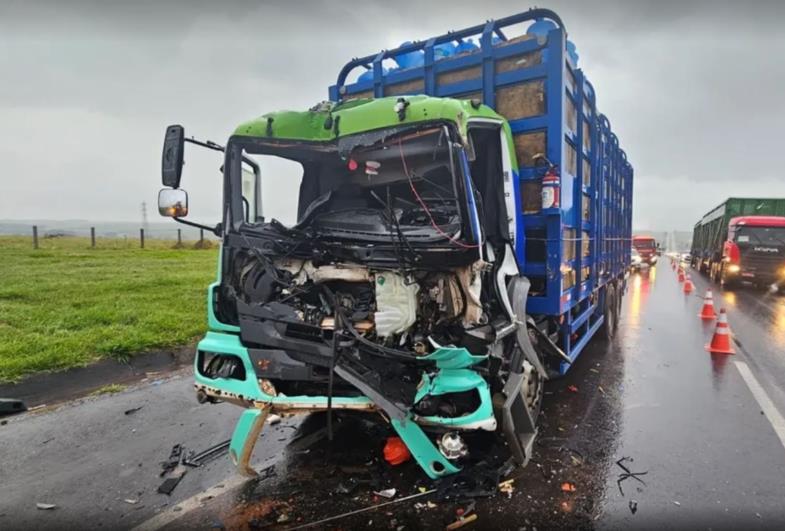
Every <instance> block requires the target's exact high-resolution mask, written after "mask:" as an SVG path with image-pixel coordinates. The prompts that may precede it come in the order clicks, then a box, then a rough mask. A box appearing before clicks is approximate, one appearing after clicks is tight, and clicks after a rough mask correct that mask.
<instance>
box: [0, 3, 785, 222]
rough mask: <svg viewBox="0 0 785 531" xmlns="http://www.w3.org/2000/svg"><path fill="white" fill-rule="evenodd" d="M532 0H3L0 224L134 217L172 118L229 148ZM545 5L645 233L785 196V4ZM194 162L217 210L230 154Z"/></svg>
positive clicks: (197, 184) (196, 176) (280, 194)
mask: <svg viewBox="0 0 785 531" xmlns="http://www.w3.org/2000/svg"><path fill="white" fill-rule="evenodd" d="M197 6H198V7H197ZM528 7H529V6H528V5H527V4H525V3H520V2H515V3H513V2H498V1H494V0H482V1H474V2H461V1H451V2H440V1H430V2H425V1H423V0H418V1H408V0H406V1H400V0H399V1H395V2H392V1H380V2H374V1H371V0H365V1H362V2H349V1H347V2H338V1H337V0H333V1H313V2H296V1H291V0H290V1H281V2H262V1H258V2H218V1H211V2H204V3H202V4H201V5H200V4H198V3H197V2H185V1H183V2H166V1H160V2H141V1H138V0H136V1H133V2H131V1H123V2H119V1H115V2H108V1H103V2H94V3H93V2H78V1H69V2H52V3H46V2H35V1H26V2H10V1H9V0H0V73H2V74H0V139H1V140H2V141H1V142H0V219H34V218H37V219H41V218H45V219H72V218H81V219H89V220H96V221H101V220H107V221H108V220H123V221H135V220H139V219H140V213H139V212H140V205H141V203H142V202H143V201H146V202H147V203H148V207H149V208H150V209H151V210H154V206H155V201H156V195H157V191H158V189H159V187H160V185H159V183H160V151H161V142H162V138H163V132H164V128H165V126H166V125H167V124H170V123H181V124H183V125H184V126H185V129H186V133H187V134H188V135H195V136H197V137H200V138H209V139H212V140H215V141H218V142H224V141H225V139H226V138H227V137H228V135H229V134H230V133H231V131H232V130H233V129H234V127H235V126H236V125H237V124H238V123H239V122H242V121H244V120H247V119H249V118H252V117H255V116H258V115H260V114H263V113H265V112H268V111H271V110H280V109H285V108H289V109H305V108H307V107H310V106H312V105H313V104H314V103H316V102H318V101H320V100H323V99H326V97H327V86H328V85H330V84H331V83H334V81H335V76H336V75H337V72H338V70H339V69H340V68H341V66H342V65H343V64H344V63H345V62H346V61H347V60H348V59H350V58H351V57H354V56H358V55H367V54H371V53H374V52H376V51H378V50H379V49H381V48H390V47H394V46H395V45H397V44H399V43H400V42H402V41H404V40H411V39H424V38H427V37H429V36H432V35H436V34H439V33H442V32H444V31H446V30H449V29H460V28H463V27H466V26H469V25H474V24H478V23H480V22H483V21H485V20H486V19H488V18H500V17H503V16H505V15H509V14H512V13H513V12H514V10H516V9H520V10H525V9H527V8H528ZM540 7H549V8H552V9H554V10H555V11H556V12H558V13H559V14H560V15H561V17H562V19H563V20H564V22H565V25H566V27H567V31H568V34H569V37H570V39H571V40H573V41H574V42H575V43H576V45H577V47H578V53H579V54H580V62H579V66H580V67H582V68H583V69H584V71H585V72H586V74H587V76H588V77H589V79H590V80H591V81H592V83H593V84H594V87H595V89H596V92H597V98H598V107H599V108H600V110H601V111H602V112H603V113H605V114H606V115H607V116H608V117H609V118H610V120H611V123H612V125H613V128H614V130H615V131H616V132H617V133H618V135H619V137H620V139H621V143H622V146H623V147H624V148H625V150H626V151H627V154H628V156H629V159H630V160H631V162H632V164H633V166H634V167H635V214H634V219H635V226H636V227H638V228H650V229H660V230H667V229H673V228H678V229H688V228H690V227H691V226H692V225H693V224H694V222H695V221H696V220H697V219H698V218H699V217H700V216H701V215H702V214H704V213H705V212H706V211H707V210H708V209H710V208H711V207H713V206H715V205H716V204H718V203H720V202H721V201H722V200H723V199H724V198H726V197H728V196H731V195H733V196H755V195H761V196H779V197H785V175H784V174H783V170H782V168H783V162H782V161H783V153H784V152H785V146H783V141H784V140H785V135H784V134H783V131H782V127H783V124H785V97H784V96H783V94H784V93H785V28H783V22H785V2H776V1H770V2H763V1H761V2H749V3H746V2H728V3H723V2H708V1H707V2H653V1H652V2H635V1H627V2H624V1H621V2H610V1H609V2H582V1H575V2H565V1H555V2H550V3H547V4H546V3H543V4H542V5H540ZM187 155H188V156H187V166H186V169H185V172H184V181H183V187H184V188H186V189H187V190H188V191H189V193H190V197H191V200H192V217H193V219H194V220H197V219H198V220H203V221H210V222H215V221H218V217H219V212H220V204H219V202H220V181H219V179H220V175H219V173H218V169H217V168H218V166H220V160H218V159H217V158H210V157H207V156H205V155H201V156H198V155H194V156H190V153H187ZM293 190H294V187H293V186H292V183H288V184H286V183H284V184H282V183H280V182H278V183H277V182H275V180H274V179H272V178H268V180H267V181H266V185H265V193H266V197H267V199H270V200H271V201H267V202H266V203H267V204H266V209H267V212H266V213H267V214H273V215H278V216H281V217H284V218H286V217H288V216H287V215H286V214H287V211H288V210H290V209H291V205H292V199H293V197H292V193H291V192H293ZM272 199H274V200H275V201H272Z"/></svg>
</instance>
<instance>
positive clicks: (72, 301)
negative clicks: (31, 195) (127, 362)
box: [0, 236, 218, 381]
mask: <svg viewBox="0 0 785 531" xmlns="http://www.w3.org/2000/svg"><path fill="white" fill-rule="evenodd" d="M173 244H174V242H172V241H164V240H149V241H148V242H146V245H145V247H146V248H145V249H139V248H138V242H136V245H133V243H131V244H129V242H128V241H124V240H108V239H99V240H98V244H97V248H96V249H91V248H90V241H89V239H87V238H53V239H42V240H41V241H40V248H39V249H37V250H33V249H32V244H31V239H30V238H29V237H4V236H0V381H17V380H19V379H21V378H23V377H24V376H25V375H28V374H31V373H34V372H38V371H49V370H61V369H66V368H69V367H74V366H79V365H85V364H87V363H90V362H91V361H94V360H96V359H99V358H102V357H114V358H118V359H125V358H128V357H129V356H132V355H134V354H137V353H140V352H144V351H146V350H152V349H157V348H163V347H169V346H175V345H181V344H184V343H187V342H189V341H191V340H193V339H194V338H196V337H198V336H199V335H200V334H202V333H204V330H205V328H206V320H207V318H206V315H205V303H206V298H205V294H206V288H207V285H208V284H209V283H210V282H211V281H212V280H213V279H214V278H215V267H216V260H217V256H218V251H217V248H216V247H215V245H213V248H212V249H206V250H205V249H194V248H193V244H186V245H185V246H184V247H185V248H182V249H173Z"/></svg>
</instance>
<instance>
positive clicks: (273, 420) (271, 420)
mask: <svg viewBox="0 0 785 531" xmlns="http://www.w3.org/2000/svg"><path fill="white" fill-rule="evenodd" d="M280 422H281V416H280V415H276V414H274V413H273V414H270V415H268V416H267V424H270V425H275V424H279V423H280Z"/></svg>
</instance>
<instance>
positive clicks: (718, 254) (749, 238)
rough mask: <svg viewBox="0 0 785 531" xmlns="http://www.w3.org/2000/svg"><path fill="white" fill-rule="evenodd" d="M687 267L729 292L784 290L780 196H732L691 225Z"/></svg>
mask: <svg viewBox="0 0 785 531" xmlns="http://www.w3.org/2000/svg"><path fill="white" fill-rule="evenodd" d="M691 254H692V267H694V268H696V269H698V270H699V271H700V272H702V273H707V274H708V275H709V276H710V278H711V279H712V280H715V281H716V282H719V283H720V284H721V285H722V286H723V287H726V288H729V287H733V286H736V285H739V284H740V283H741V282H742V281H747V282H750V283H752V284H753V285H756V286H761V287H762V286H771V285H772V284H777V285H779V286H780V287H781V288H782V287H783V286H785V198H780V199H772V198H769V199H759V198H739V197H732V198H730V199H728V200H726V201H724V202H723V203H722V204H720V205H719V206H717V207H716V208H714V209H712V210H711V211H709V213H708V214H706V215H705V216H703V218H702V219H701V220H700V221H699V222H698V223H697V224H696V225H695V229H694V232H693V236H692V250H691Z"/></svg>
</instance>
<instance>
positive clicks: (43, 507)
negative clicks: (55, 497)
mask: <svg viewBox="0 0 785 531" xmlns="http://www.w3.org/2000/svg"><path fill="white" fill-rule="evenodd" d="M35 507H36V509H41V510H42V511H51V510H52V509H56V508H57V505H55V504H54V503H40V502H39V503H36V504H35Z"/></svg>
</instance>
